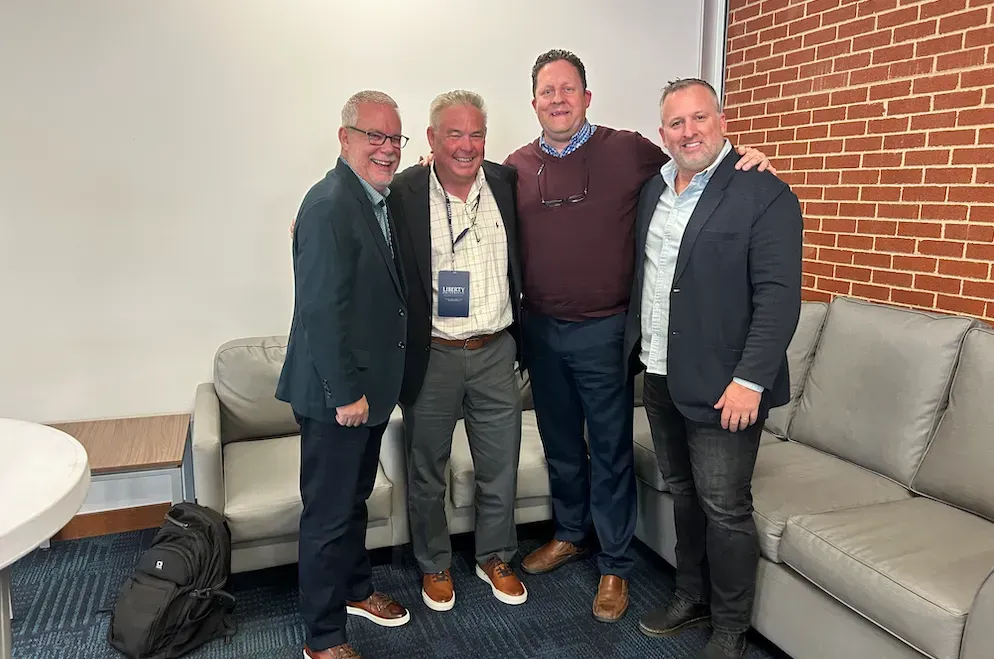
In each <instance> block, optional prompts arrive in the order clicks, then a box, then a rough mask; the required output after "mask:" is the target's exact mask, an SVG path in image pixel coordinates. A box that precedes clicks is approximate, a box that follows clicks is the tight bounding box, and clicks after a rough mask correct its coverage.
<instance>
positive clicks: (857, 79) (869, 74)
mask: <svg viewBox="0 0 994 659" xmlns="http://www.w3.org/2000/svg"><path fill="white" fill-rule="evenodd" d="M849 76H850V77H849V84H850V85H853V86H856V85H868V84H871V83H874V82H882V81H884V80H888V79H890V67H889V66H871V67H868V68H865V69H856V70H855V71H852V72H850V74H849Z"/></svg>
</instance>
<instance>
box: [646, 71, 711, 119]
mask: <svg viewBox="0 0 994 659" xmlns="http://www.w3.org/2000/svg"><path fill="white" fill-rule="evenodd" d="M688 87H704V88H705V89H707V90H708V91H709V92H711V98H713V99H714V106H715V107H716V108H718V112H719V113H720V112H721V100H720V99H719V98H718V92H716V91H715V90H714V87H712V86H711V84H710V83H709V82H707V81H706V80H701V79H700V78H681V79H679V80H671V81H670V82H669V83H668V84H667V85H666V88H665V89H663V95H662V96H661V97H660V99H659V107H660V109H661V108H662V107H663V102H664V101H665V100H666V97H667V96H669V95H670V94H673V93H675V92H678V91H680V90H681V89H687V88H688Z"/></svg>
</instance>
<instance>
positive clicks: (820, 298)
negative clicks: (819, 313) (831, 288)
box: [801, 289, 832, 304]
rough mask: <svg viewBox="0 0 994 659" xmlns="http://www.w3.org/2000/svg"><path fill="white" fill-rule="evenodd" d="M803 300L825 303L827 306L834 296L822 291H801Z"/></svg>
mask: <svg viewBox="0 0 994 659" xmlns="http://www.w3.org/2000/svg"><path fill="white" fill-rule="evenodd" d="M801 299H802V300H805V301H809V302H825V303H826V304H827V303H829V302H831V301H832V296H831V295H830V294H828V293H822V292H821V291H812V290H809V289H804V290H803V291H801Z"/></svg>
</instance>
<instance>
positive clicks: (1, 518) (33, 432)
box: [0, 418, 90, 659]
mask: <svg viewBox="0 0 994 659" xmlns="http://www.w3.org/2000/svg"><path fill="white" fill-rule="evenodd" d="M89 488H90V465H89V462H88V460H87V457H86V450H85V449H84V448H83V447H82V446H81V445H80V443H79V442H77V441H76V440H75V439H74V438H72V437H71V436H69V435H67V434H66V433H64V432H62V431H60V430H56V429H55V428H50V427H48V426H43V425H40V424H37V423H30V422H28V421H18V420H15V419H2V418H0V502H2V505H0V659H10V657H11V652H12V650H11V646H12V645H13V637H12V634H11V630H10V619H11V613H12V612H11V609H10V606H11V595H10V566H11V565H12V564H13V563H14V561H16V560H18V559H19V558H21V557H23V556H24V555H25V554H27V553H29V552H31V551H32V550H33V549H35V548H36V547H38V545H40V544H42V543H43V542H45V541H46V540H48V539H49V538H51V537H52V536H53V535H55V534H56V533H58V531H59V530H60V529H61V528H62V527H63V526H65V525H66V523H67V522H69V520H71V519H72V518H73V516H74V515H75V514H76V513H77V512H78V511H79V509H80V507H81V506H82V505H83V500H84V499H85V498H86V493H87V491H88V490H89Z"/></svg>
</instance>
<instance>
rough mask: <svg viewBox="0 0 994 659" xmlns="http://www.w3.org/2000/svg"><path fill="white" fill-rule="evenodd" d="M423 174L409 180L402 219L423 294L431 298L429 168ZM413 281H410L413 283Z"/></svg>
mask: <svg viewBox="0 0 994 659" xmlns="http://www.w3.org/2000/svg"><path fill="white" fill-rule="evenodd" d="M424 170H425V175H424V176H423V177H422V176H418V177H417V178H416V179H415V180H413V181H411V183H410V188H411V194H410V195H407V198H408V202H407V203H406V204H404V220H405V221H406V222H407V223H408V227H409V229H410V237H411V243H412V245H413V247H414V261H415V265H416V266H417V269H418V274H419V275H420V276H421V277H420V278H421V285H422V286H423V287H424V290H425V296H427V298H428V299H429V300H431V200H430V199H429V194H428V177H429V175H430V173H431V170H430V169H429V168H427V167H425V168H424ZM413 283H414V282H411V284H412V285H413Z"/></svg>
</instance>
